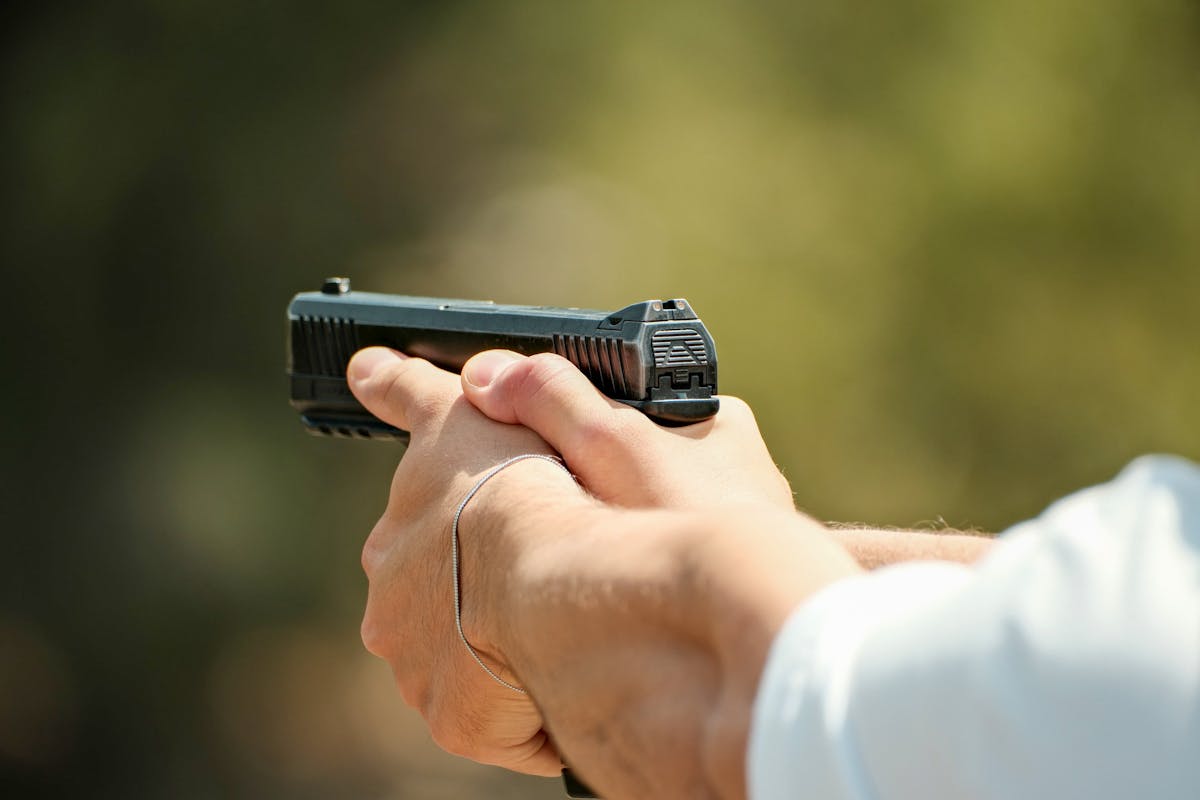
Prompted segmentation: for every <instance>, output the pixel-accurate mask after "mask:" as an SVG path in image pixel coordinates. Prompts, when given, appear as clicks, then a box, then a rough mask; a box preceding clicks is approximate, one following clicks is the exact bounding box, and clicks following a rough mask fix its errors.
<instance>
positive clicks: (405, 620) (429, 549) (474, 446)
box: [347, 347, 590, 775]
mask: <svg viewBox="0 0 1200 800" xmlns="http://www.w3.org/2000/svg"><path fill="white" fill-rule="evenodd" d="M347 377H348V382H349V385H350V388H351V390H352V391H353V392H354V395H355V397H357V398H358V400H359V401H360V402H361V403H362V404H363V405H364V406H365V407H366V408H367V409H368V410H369V411H371V413H373V414H375V415H376V416H377V417H379V418H380V419H382V420H384V421H386V422H389V423H391V424H393V425H396V426H397V427H400V428H403V429H405V430H408V431H410V432H411V435H412V436H411V442H410V444H409V447H408V451H407V452H406V453H405V455H404V458H403V460H402V461H401V462H400V465H399V467H397V469H396V473H395V477H394V479H393V481H392V487H391V494H390V496H389V499H388V505H387V509H386V510H385V511H384V513H383V516H382V517H381V518H380V520H379V522H378V524H376V526H375V528H374V529H373V530H372V531H371V534H370V536H369V537H368V538H367V541H366V544H365V546H364V547H363V555H362V563H363V569H364V571H365V572H366V573H367V578H368V580H369V591H368V598H367V608H366V612H365V614H364V616H363V623H362V637H363V643H364V644H365V645H366V647H367V649H368V650H369V651H371V652H372V653H374V654H375V655H377V656H379V657H381V658H383V659H385V660H387V661H388V663H389V664H390V665H391V667H392V671H393V673H394V675H395V678H396V683H397V685H398V687H399V689H400V693H401V695H402V696H403V698H404V700H405V702H406V703H408V705H410V706H413V707H414V708H416V709H417V710H418V711H419V712H420V713H421V715H422V716H423V717H424V718H425V720H426V722H427V723H428V725H429V728H430V732H431V734H432V736H433V739H434V741H435V742H437V743H438V745H440V746H441V747H442V748H443V749H445V750H447V751H449V752H451V753H455V754H456V755H461V756H465V757H467V758H471V759H473V760H475V761H481V762H484V763H489V764H496V765H499V766H503V767H507V768H509V769H513V770H517V771H520V772H528V773H532V774H539V775H557V774H558V773H559V771H560V770H561V766H562V765H561V761H560V759H559V756H558V754H557V752H556V751H555V749H554V746H553V744H552V743H551V742H550V741H549V739H548V738H547V736H546V734H545V732H544V731H543V730H542V728H543V721H542V718H541V716H540V714H539V712H538V710H537V708H536V707H535V706H534V704H533V702H532V700H531V699H530V697H529V696H528V695H526V694H520V693H518V692H516V691H513V690H512V689H510V688H507V687H505V686H502V685H500V684H499V683H497V682H496V681H495V680H493V679H492V677H490V676H489V675H487V673H485V672H484V671H483V670H482V669H480V668H479V665H478V664H476V663H474V660H473V659H472V657H471V655H470V653H469V652H468V650H467V649H466V648H465V647H464V646H463V643H462V642H461V641H460V639H459V638H458V633H457V630H456V629H455V620H454V610H453V609H454V605H453V603H454V600H453V577H452V573H451V559H450V530H451V518H452V516H453V513H454V510H455V508H456V506H457V504H458V503H459V502H461V500H462V499H463V497H465V496H466V494H467V492H468V491H469V490H470V489H471V487H472V486H474V484H475V483H476V481H477V480H478V479H479V477H480V476H481V475H482V474H483V473H484V472H486V471H487V470H488V469H489V468H491V467H494V466H495V465H496V464H498V463H500V462H502V461H504V460H506V459H508V458H510V457H512V456H515V455H519V454H523V453H550V452H552V450H551V448H550V447H549V446H548V445H547V444H546V443H545V442H544V441H543V440H542V439H541V438H540V437H539V436H537V435H536V434H534V433H532V432H531V431H529V430H528V429H526V428H524V427H521V426H514V425H501V424H499V423H496V422H493V421H492V420H489V419H487V418H486V417H485V416H484V415H483V414H481V413H480V412H478V411H477V410H475V409H474V408H473V407H472V406H471V405H470V404H469V403H467V402H466V401H465V400H464V399H463V397H462V391H461V389H460V388H459V380H458V377H457V376H455V375H453V374H452V373H449V372H445V371H443V370H440V369H438V368H437V367H434V366H433V365H432V364H430V363H429V362H427V361H425V360H424V359H419V358H408V357H406V356H404V355H402V354H400V353H397V352H395V351H392V350H388V349H386V348H382V347H373V348H368V349H366V350H363V351H361V352H359V353H357V354H356V355H355V356H354V358H353V359H352V360H351V362H350V364H349V367H348V369H347ZM538 503H553V504H555V505H556V507H558V506H561V507H564V508H570V507H571V506H572V504H582V505H587V504H590V501H589V500H587V499H586V497H585V496H584V495H583V493H582V492H581V491H580V490H579V488H578V487H577V486H576V485H575V484H574V482H573V481H572V480H571V478H570V477H569V476H568V475H567V474H566V473H565V472H564V471H562V470H561V469H559V468H558V467H556V466H554V465H551V464H547V463H545V462H543V461H539V460H534V459H531V460H529V461H526V462H520V463H517V464H514V465H513V466H512V467H510V468H508V469H506V470H505V471H504V472H503V473H501V474H499V475H497V476H496V477H495V478H494V479H492V480H491V481H489V482H488V484H487V486H486V488H485V489H483V490H482V491H481V492H480V494H479V496H477V497H476V498H475V499H473V500H472V501H471V504H470V505H469V506H468V507H467V509H466V512H464V515H463V518H462V520H461V524H460V528H461V531H462V533H463V536H462V538H463V541H462V546H461V551H460V552H461V564H462V571H461V585H462V587H463V630H464V632H465V634H466V636H467V639H468V640H469V641H470V642H471V644H472V645H473V646H474V647H475V649H476V650H477V651H478V652H479V653H480V656H481V657H482V658H483V659H484V661H485V662H486V663H488V665H489V667H491V668H492V669H493V670H495V671H496V672H497V673H498V674H499V675H501V676H502V677H504V678H505V679H506V680H508V681H510V682H517V683H519V678H518V677H517V676H515V675H513V673H512V672H511V670H510V669H509V664H508V661H507V659H506V658H505V654H504V653H503V652H502V651H501V648H500V647H499V645H498V644H497V641H498V637H497V636H496V631H497V630H498V628H499V627H500V626H502V625H504V624H505V621H504V620H501V619H496V618H495V616H496V614H497V611H496V609H497V608H499V606H500V604H498V603H494V602H491V601H490V600H489V598H493V597H495V596H496V594H497V592H501V591H503V589H502V587H500V586H499V583H501V582H503V581H504V580H505V579H506V577H507V575H506V572H507V571H506V569H505V568H504V566H503V565H504V563H505V559H506V558H507V556H508V555H509V553H508V552H507V551H506V550H505V543H504V542H502V541H500V540H498V539H487V538H479V537H471V536H470V532H471V531H472V530H473V529H474V528H473V526H472V520H473V519H475V515H477V514H485V513H486V514H489V515H491V516H492V517H494V516H497V515H500V516H502V515H503V514H505V513H517V512H525V511H527V510H528V509H529V508H530V507H531V505H532V506H536V505H537V504H538ZM485 565H486V566H485Z"/></svg>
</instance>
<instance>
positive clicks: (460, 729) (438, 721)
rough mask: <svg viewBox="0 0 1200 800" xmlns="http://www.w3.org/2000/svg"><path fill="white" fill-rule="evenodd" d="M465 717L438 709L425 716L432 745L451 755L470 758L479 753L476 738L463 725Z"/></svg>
mask: <svg viewBox="0 0 1200 800" xmlns="http://www.w3.org/2000/svg"><path fill="white" fill-rule="evenodd" d="M466 716H467V715H464V714H456V713H450V712H449V711H447V710H445V709H438V710H436V711H435V712H434V713H432V714H426V715H425V721H426V723H427V724H428V725H429V735H430V737H431V738H432V739H433V741H434V744H436V745H437V746H438V747H440V748H442V749H443V750H445V751H446V752H447V753H450V754H451V755H456V756H460V757H462V758H472V757H473V756H474V755H475V754H476V753H477V752H478V751H479V743H478V737H477V736H475V735H473V734H472V732H471V731H470V730H469V728H468V726H466V725H464V724H463V720H464V718H465V717H466Z"/></svg>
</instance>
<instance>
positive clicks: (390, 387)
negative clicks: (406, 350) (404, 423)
mask: <svg viewBox="0 0 1200 800" xmlns="http://www.w3.org/2000/svg"><path fill="white" fill-rule="evenodd" d="M434 369H435V367H434V366H433V364H431V363H429V362H428V361H426V360H425V359H423V358H406V359H404V360H403V361H399V362H397V363H395V364H392V365H391V366H390V367H389V368H388V372H387V375H386V376H385V377H384V378H383V380H382V381H381V384H382V389H381V394H380V402H382V403H383V405H385V406H390V405H399V406H403V407H404V409H405V410H406V411H407V415H408V417H409V418H410V419H414V418H415V419H422V418H424V417H425V416H427V415H428V413H429V412H430V411H431V409H432V408H434V407H436V405H437V403H436V402H434V395H432V394H431V393H429V392H414V391H413V387H414V386H415V385H417V384H421V383H424V382H426V381H427V380H428V378H429V377H430V376H431V374H432V372H433V370H434Z"/></svg>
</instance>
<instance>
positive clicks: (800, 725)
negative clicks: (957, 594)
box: [746, 562, 971, 800]
mask: <svg viewBox="0 0 1200 800" xmlns="http://www.w3.org/2000/svg"><path fill="white" fill-rule="evenodd" d="M970 576H971V570H970V569H969V568H968V567H965V566H963V565H960V564H950V563H943V562H909V563H906V564H900V565H896V566H892V567H887V568H884V569H881V570H877V571H875V572H872V573H868V574H866V575H860V576H856V577H853V578H847V579H844V580H841V581H838V582H837V583H835V584H833V585H831V586H829V587H827V588H825V589H823V590H822V591H820V592H818V593H817V594H816V595H814V596H813V597H812V598H811V599H810V600H808V601H807V602H806V603H804V604H803V605H801V606H800V607H799V608H798V609H797V610H796V611H794V612H793V613H792V615H791V616H790V617H789V618H788V620H787V622H786V623H785V624H784V626H783V628H782V629H781V630H780V632H779V634H778V635H777V636H776V638H775V641H774V643H773V644H772V646H771V650H770V653H769V655H768V656H767V662H766V665H765V667H764V669H763V673H762V677H761V678H760V679H759V686H758V693H757V697H756V699H755V704H754V715H753V721H752V723H751V729H750V741H749V745H748V752H747V769H746V777H747V783H748V796H749V798H750V800H785V799H787V798H795V797H799V796H804V797H821V798H861V797H869V796H871V795H872V794H873V791H872V790H871V788H870V786H868V785H864V783H865V782H866V781H867V780H868V778H867V775H866V773H865V771H864V770H863V769H862V768H861V767H860V765H859V764H858V755H857V753H856V748H855V745H854V742H853V739H852V737H851V736H849V735H848V734H847V731H846V725H845V721H846V705H847V696H848V691H847V690H848V687H849V684H850V683H851V676H852V674H853V670H854V662H855V659H856V656H857V653H858V651H859V649H860V648H861V646H862V644H863V642H864V641H865V640H866V639H867V637H868V636H869V635H870V634H871V632H872V631H874V630H875V629H876V628H878V627H879V626H881V625H884V624H885V623H886V622H887V621H888V620H889V619H891V618H893V617H896V616H898V615H901V614H907V613H910V612H912V611H913V610H914V609H915V608H917V607H920V606H922V605H925V604H929V603H933V602H936V601H937V600H938V599H939V598H941V597H943V596H945V595H946V594H947V593H948V592H952V591H954V590H955V589H957V588H958V587H960V586H961V585H962V584H963V583H964V582H966V581H967V580H969V578H970Z"/></svg>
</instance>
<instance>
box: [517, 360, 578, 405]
mask: <svg viewBox="0 0 1200 800" xmlns="http://www.w3.org/2000/svg"><path fill="white" fill-rule="evenodd" d="M518 367H519V369H518V370H516V371H514V374H513V387H512V388H513V395H514V396H515V397H520V398H524V399H527V400H529V401H530V402H537V400H538V398H539V397H541V396H543V395H545V394H547V393H550V394H556V393H559V392H561V390H562V389H563V388H565V387H566V386H567V385H568V382H569V381H570V380H571V379H572V378H574V377H575V376H576V375H577V374H578V372H579V370H578V368H577V367H576V366H575V365H574V364H572V363H571V362H570V361H568V360H567V359H565V358H563V357H562V356H560V355H556V354H554V353H538V354H537V355H534V356H530V357H529V358H528V359H527V360H525V361H524V362H523V363H521V364H519V365H518Z"/></svg>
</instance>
